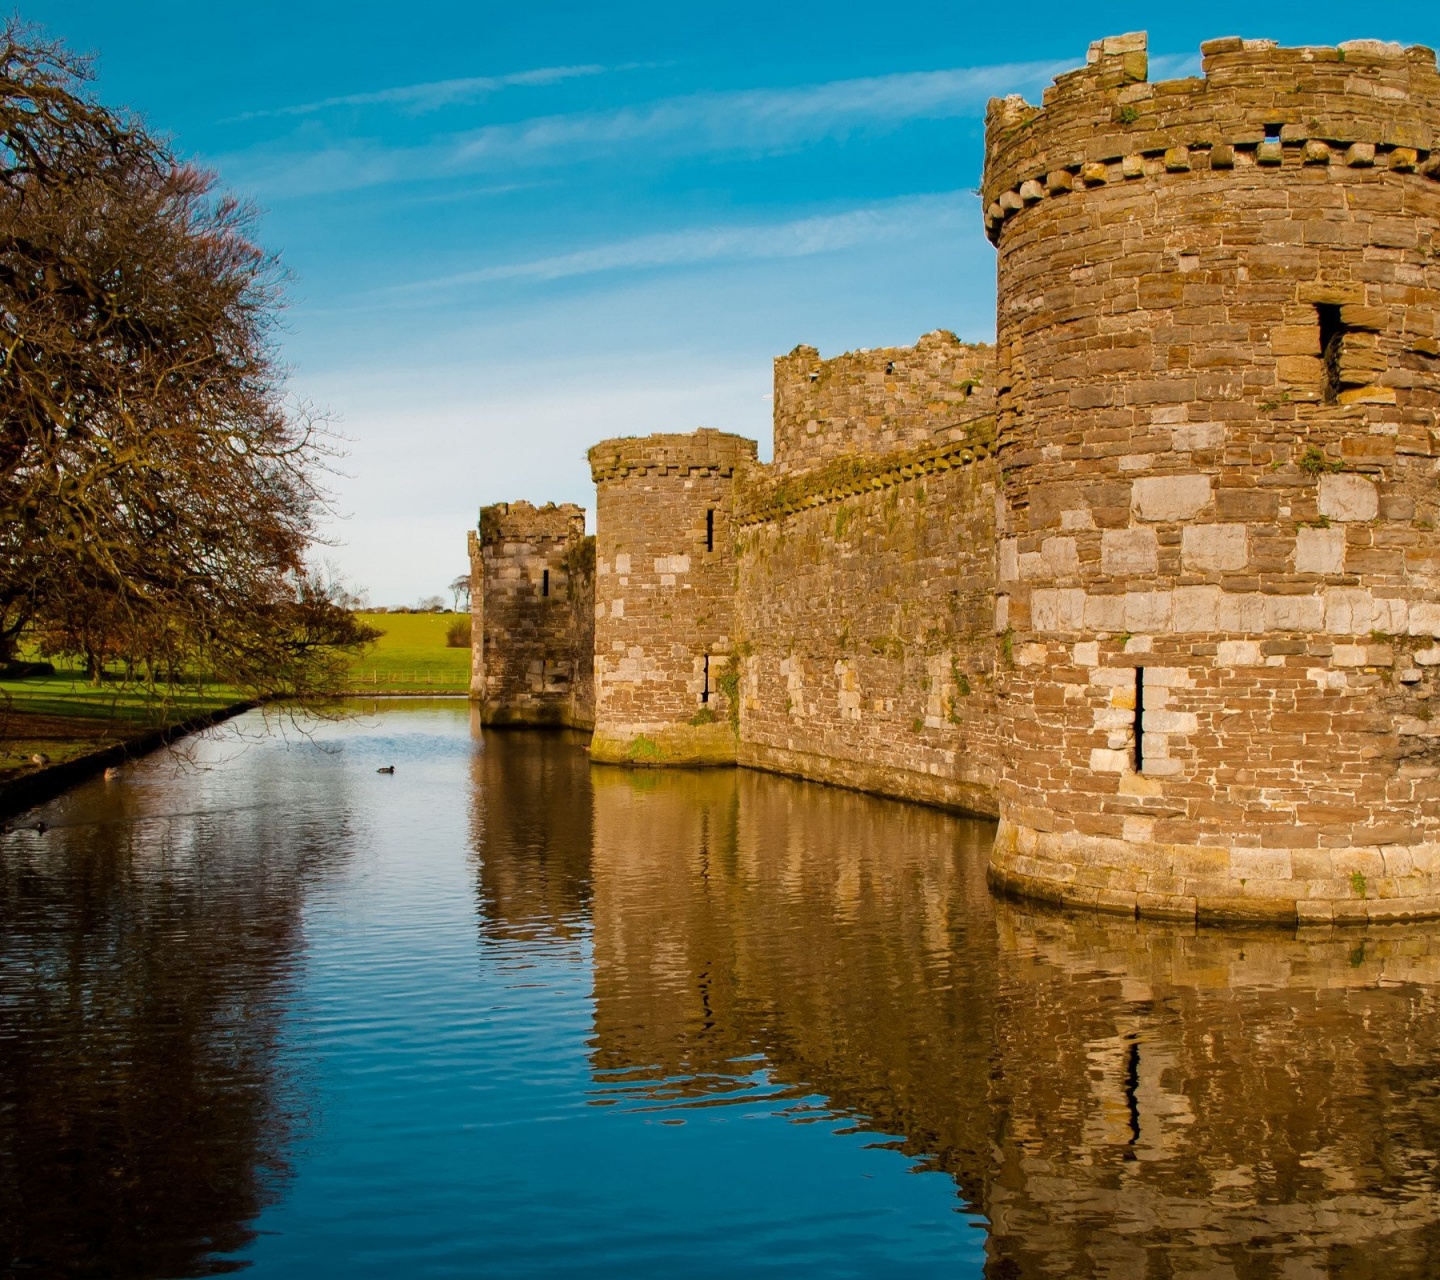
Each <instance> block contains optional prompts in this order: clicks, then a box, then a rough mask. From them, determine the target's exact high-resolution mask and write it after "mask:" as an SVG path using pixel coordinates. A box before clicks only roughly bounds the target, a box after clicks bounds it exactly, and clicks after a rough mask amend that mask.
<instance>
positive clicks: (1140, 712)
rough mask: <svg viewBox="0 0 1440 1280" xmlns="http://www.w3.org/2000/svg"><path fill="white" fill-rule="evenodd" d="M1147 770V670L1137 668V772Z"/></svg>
mask: <svg viewBox="0 0 1440 1280" xmlns="http://www.w3.org/2000/svg"><path fill="white" fill-rule="evenodd" d="M1144 770H1145V668H1144V667H1136V668H1135V772H1136V773H1143V772H1144Z"/></svg>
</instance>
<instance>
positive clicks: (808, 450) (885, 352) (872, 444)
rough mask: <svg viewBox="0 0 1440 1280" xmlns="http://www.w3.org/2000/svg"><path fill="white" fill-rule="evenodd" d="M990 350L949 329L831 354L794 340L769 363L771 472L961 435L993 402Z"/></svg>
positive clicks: (936, 442) (918, 446)
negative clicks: (903, 343) (909, 341)
mask: <svg viewBox="0 0 1440 1280" xmlns="http://www.w3.org/2000/svg"><path fill="white" fill-rule="evenodd" d="M994 373H995V348H994V347H992V346H990V345H989V344H987V343H983V342H981V343H973V344H972V343H968V342H961V341H960V340H959V339H958V338H957V337H956V336H955V335H954V334H953V333H951V332H950V331H949V330H947V329H937V330H935V331H934V332H933V333H927V334H925V335H924V337H922V338H921V339H920V340H919V341H918V342H917V343H916V344H915V345H914V346H913V347H881V348H878V349H874V350H869V351H847V352H846V353H845V354H843V355H838V356H834V357H832V358H830V359H828V360H823V359H821V357H820V353H819V351H817V350H816V349H815V348H814V347H807V346H799V347H796V348H795V349H794V350H793V351H792V352H790V354H789V355H785V356H779V357H777V359H776V361H775V461H774V463H773V464H772V465H773V470H774V473H775V474H776V475H781V476H784V475H792V474H795V473H798V472H804V471H811V470H814V469H815V468H817V467H823V466H825V465H826V464H827V463H831V462H834V461H835V460H836V459H838V458H852V457H863V458H879V457H884V456H887V455H890V454H894V453H898V452H902V451H908V450H914V449H923V448H927V447H931V446H935V445H939V444H942V443H944V442H946V441H949V440H955V439H960V438H962V437H963V436H964V434H965V429H966V426H967V424H969V423H971V422H974V421H975V420H976V419H978V418H982V417H984V416H985V415H986V414H989V413H993V412H994V409H995V377H994Z"/></svg>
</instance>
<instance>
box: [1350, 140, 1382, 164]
mask: <svg viewBox="0 0 1440 1280" xmlns="http://www.w3.org/2000/svg"><path fill="white" fill-rule="evenodd" d="M1345 163H1346V164H1348V165H1349V166H1350V167H1351V168H1352V169H1368V168H1370V167H1371V166H1372V165H1373V164H1374V163H1375V144H1374V143H1373V142H1356V143H1352V144H1351V146H1350V149H1349V150H1348V151H1346V152H1345Z"/></svg>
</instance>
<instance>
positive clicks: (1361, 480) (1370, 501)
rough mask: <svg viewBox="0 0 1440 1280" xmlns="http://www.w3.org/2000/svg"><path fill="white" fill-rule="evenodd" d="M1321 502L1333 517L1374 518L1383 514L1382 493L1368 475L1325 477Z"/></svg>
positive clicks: (1351, 519) (1321, 490) (1323, 513)
mask: <svg viewBox="0 0 1440 1280" xmlns="http://www.w3.org/2000/svg"><path fill="white" fill-rule="evenodd" d="M1317 505H1318V507H1319V508H1320V514H1321V515H1323V516H1326V517H1327V518H1329V519H1331V520H1340V521H1345V522H1350V521H1356V520H1373V519H1375V517H1376V516H1377V515H1378V514H1379V513H1380V493H1379V490H1378V489H1376V487H1375V483H1374V481H1372V480H1367V479H1366V478H1365V477H1364V476H1352V475H1338V476H1321V477H1320V494H1319V498H1318V501H1317Z"/></svg>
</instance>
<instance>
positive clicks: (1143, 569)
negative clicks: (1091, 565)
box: [1100, 528, 1160, 577]
mask: <svg viewBox="0 0 1440 1280" xmlns="http://www.w3.org/2000/svg"><path fill="white" fill-rule="evenodd" d="M1159 563H1160V543H1159V540H1158V538H1157V537H1156V535H1155V530H1154V529H1145V528H1139V529H1106V530H1105V531H1104V533H1102V534H1101V536H1100V571H1101V572H1102V573H1108V574H1113V575H1116V576H1123V577H1128V576H1132V575H1136V574H1149V573H1154V572H1156V570H1157V568H1158V567H1159Z"/></svg>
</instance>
